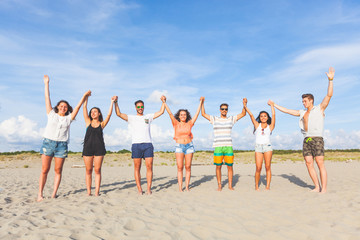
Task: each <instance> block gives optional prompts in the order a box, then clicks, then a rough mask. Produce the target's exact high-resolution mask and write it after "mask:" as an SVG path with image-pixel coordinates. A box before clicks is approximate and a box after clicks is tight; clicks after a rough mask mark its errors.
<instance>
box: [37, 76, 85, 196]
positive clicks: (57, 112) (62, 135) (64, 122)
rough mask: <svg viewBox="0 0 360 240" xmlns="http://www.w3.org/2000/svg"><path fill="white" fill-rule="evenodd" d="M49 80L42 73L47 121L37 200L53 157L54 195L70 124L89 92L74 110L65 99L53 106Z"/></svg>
mask: <svg viewBox="0 0 360 240" xmlns="http://www.w3.org/2000/svg"><path fill="white" fill-rule="evenodd" d="M49 82H50V79H49V76H48V75H44V84H45V106H46V113H47V116H48V122H47V125H46V128H45V132H44V139H43V143H42V146H41V149H40V154H41V161H42V169H41V174H40V179H39V193H38V198H37V201H38V202H40V201H42V200H43V199H44V196H43V190H44V187H45V183H46V179H47V175H48V173H49V170H50V166H51V161H52V159H53V158H54V159H55V168H54V170H55V179H54V191H53V193H52V195H51V197H52V198H55V197H56V192H57V190H58V188H59V185H60V181H61V173H62V168H63V164H64V161H65V158H66V157H67V152H68V142H69V130H70V124H71V122H72V121H73V120H74V119H75V117H76V115H77V113H78V112H79V109H80V107H81V105H82V104H83V102H84V100H85V98H86V97H87V96H89V95H90V94H91V92H90V91H87V92H86V93H85V94H84V95H83V97H82V98H81V100H80V102H79V103H78V105H77V106H76V107H75V108H74V110H73V108H72V107H71V106H70V105H69V103H68V102H67V101H65V100H61V101H59V102H58V103H57V105H56V106H55V107H54V108H53V107H52V106H51V101H50V91H49Z"/></svg>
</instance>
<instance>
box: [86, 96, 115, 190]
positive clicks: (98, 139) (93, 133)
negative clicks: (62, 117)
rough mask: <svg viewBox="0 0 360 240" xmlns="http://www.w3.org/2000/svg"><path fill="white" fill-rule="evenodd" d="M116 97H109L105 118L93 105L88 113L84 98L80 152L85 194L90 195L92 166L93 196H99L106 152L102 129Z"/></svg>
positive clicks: (106, 122)
mask: <svg viewBox="0 0 360 240" xmlns="http://www.w3.org/2000/svg"><path fill="white" fill-rule="evenodd" d="M116 101H117V97H115V96H114V97H112V98H111V104H110V108H109V113H108V115H107V116H106V118H105V120H104V119H103V116H102V113H101V111H100V109H99V108H97V107H93V108H91V109H90V111H89V113H88V111H87V103H88V97H87V98H86V99H85V102H84V106H83V113H84V119H85V124H86V134H85V138H84V149H83V152H82V155H83V158H84V162H85V168H86V175H85V181H86V188H87V194H88V195H89V196H90V195H91V183H92V172H93V168H94V171H95V196H99V191H100V183H101V165H102V162H103V159H104V156H105V154H106V149H105V143H104V137H103V129H104V128H105V126H106V125H107V124H108V122H109V120H110V117H111V114H112V109H113V105H114V103H115V102H116Z"/></svg>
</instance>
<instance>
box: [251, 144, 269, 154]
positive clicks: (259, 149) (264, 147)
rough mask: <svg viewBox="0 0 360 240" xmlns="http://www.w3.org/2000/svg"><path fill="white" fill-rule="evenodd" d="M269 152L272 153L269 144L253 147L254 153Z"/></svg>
mask: <svg viewBox="0 0 360 240" xmlns="http://www.w3.org/2000/svg"><path fill="white" fill-rule="evenodd" d="M271 151H272V147H271V144H270V143H268V144H256V145H255V152H259V153H266V152H271Z"/></svg>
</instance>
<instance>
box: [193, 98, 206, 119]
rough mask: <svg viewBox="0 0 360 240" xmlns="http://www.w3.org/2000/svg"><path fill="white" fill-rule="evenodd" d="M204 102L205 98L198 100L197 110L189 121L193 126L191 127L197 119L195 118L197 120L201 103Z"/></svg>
mask: <svg viewBox="0 0 360 240" xmlns="http://www.w3.org/2000/svg"><path fill="white" fill-rule="evenodd" d="M204 100H205V98H204V97H201V98H200V103H199V107H198V109H197V110H196V113H195V116H194V117H193V118H192V119H191V120H190V121H191V122H192V124H193V125H194V124H195V122H196V119H197V118H198V116H199V113H200V109H201V106H202V105H203V103H204Z"/></svg>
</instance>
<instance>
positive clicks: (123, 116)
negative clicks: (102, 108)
mask: <svg viewBox="0 0 360 240" xmlns="http://www.w3.org/2000/svg"><path fill="white" fill-rule="evenodd" d="M114 103H115V112H116V115H117V116H118V117H119V118H121V119H122V120H125V121H127V120H128V115H126V114H125V113H122V112H120V108H119V105H118V97H117V96H116V99H115V101H114Z"/></svg>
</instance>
